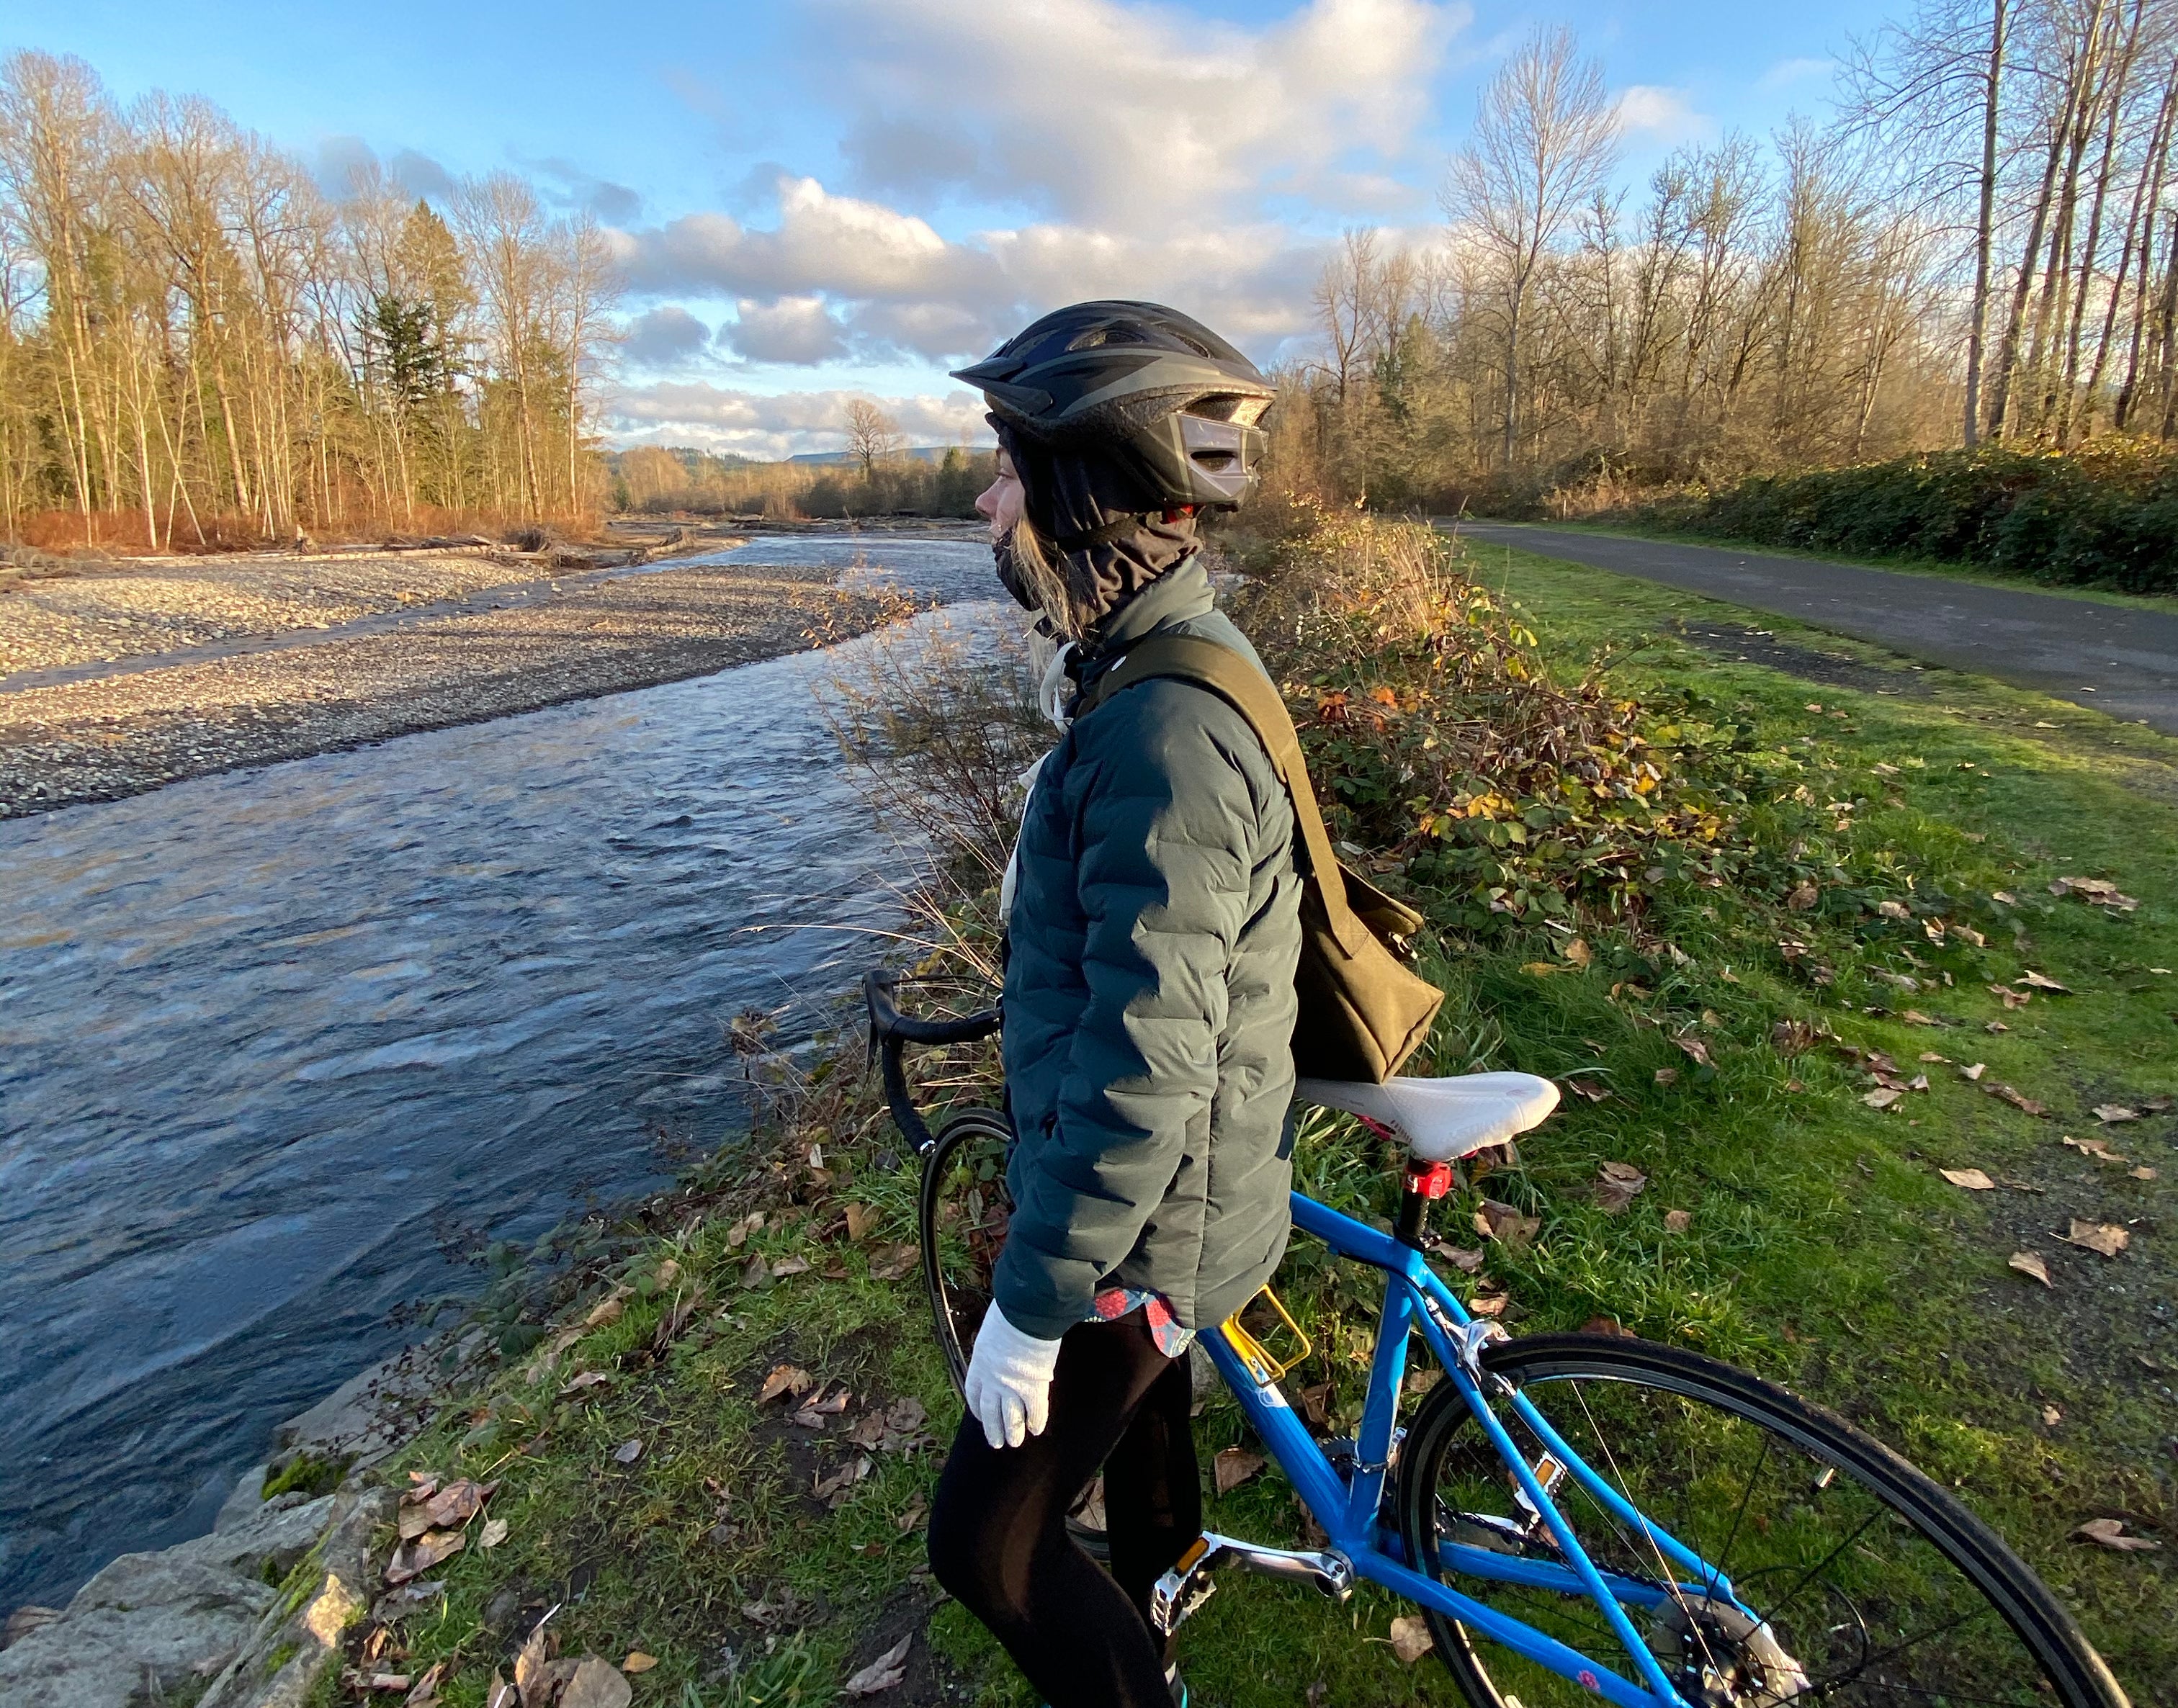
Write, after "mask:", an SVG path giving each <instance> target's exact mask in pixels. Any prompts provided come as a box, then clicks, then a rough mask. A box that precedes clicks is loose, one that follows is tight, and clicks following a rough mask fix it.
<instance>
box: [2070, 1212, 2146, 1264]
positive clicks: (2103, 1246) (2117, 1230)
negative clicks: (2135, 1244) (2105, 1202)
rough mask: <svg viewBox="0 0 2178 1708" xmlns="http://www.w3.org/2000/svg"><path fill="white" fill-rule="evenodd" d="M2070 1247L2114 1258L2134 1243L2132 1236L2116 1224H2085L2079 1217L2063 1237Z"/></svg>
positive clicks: (2075, 1218) (2073, 1219)
mask: <svg viewBox="0 0 2178 1708" xmlns="http://www.w3.org/2000/svg"><path fill="white" fill-rule="evenodd" d="M2061 1237H2062V1238H2063V1240H2064V1241H2065V1243H2066V1245H2068V1246H2077V1247H2080V1248H2081V1250H2082V1251H2088V1252H2099V1253H2100V1254H2101V1255H2102V1256H2104V1257H2105V1258H2114V1257H2115V1256H2116V1255H2117V1254H2118V1253H2119V1252H2121V1251H2123V1250H2124V1249H2125V1248H2126V1247H2127V1246H2128V1245H2130V1244H2131V1242H2132V1236H2131V1234H2129V1233H2127V1232H2126V1231H2125V1230H2124V1229H2123V1228H2121V1227H2120V1226H2119V1225H2117V1224H2116V1223H2115V1222H2083V1221H2082V1220H2080V1219H2079V1218H2078V1217H2077V1216H2074V1217H2073V1218H2072V1219H2071V1225H2070V1226H2068V1227H2067V1228H2066V1230H2065V1232H2064V1234H2063V1235H2062V1236H2061Z"/></svg>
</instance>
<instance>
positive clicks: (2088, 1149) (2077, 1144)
mask: <svg viewBox="0 0 2178 1708" xmlns="http://www.w3.org/2000/svg"><path fill="white" fill-rule="evenodd" d="M2065 1143H2066V1144H2068V1145H2070V1146H2071V1148H2072V1149H2074V1150H2077V1151H2078V1152H2079V1153H2080V1154H2082V1156H2091V1157H2093V1158H2094V1160H2096V1161H2097V1162H2108V1163H2115V1164H2116V1165H2118V1166H2119V1167H2121V1168H2122V1167H2123V1166H2124V1165H2126V1163H2128V1162H2130V1161H2131V1160H2132V1159H2131V1158H2130V1157H2126V1156H2120V1155H2119V1154H2117V1153H2116V1152H2115V1151H2114V1150H2112V1149H2110V1141H2109V1140H2108V1139H2106V1138H2073V1137H2072V1135H2071V1133H2069V1132H2068V1133H2066V1135H2065Z"/></svg>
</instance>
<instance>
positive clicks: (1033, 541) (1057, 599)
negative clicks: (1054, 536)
mask: <svg viewBox="0 0 2178 1708" xmlns="http://www.w3.org/2000/svg"><path fill="white" fill-rule="evenodd" d="M1005 549H1006V554H1007V556H1009V557H1010V558H1011V559H1013V565H1014V573H1015V575H1016V576H1019V577H1020V578H1021V586H1023V587H1026V588H1027V589H1028V592H1029V594H1030V596H1031V597H1032V598H1034V599H1035V601H1036V602H1037V604H1038V605H1039V606H1041V607H1042V610H1043V614H1044V616H1045V617H1046V618H1047V619H1048V620H1049V622H1050V624H1051V626H1052V627H1053V628H1054V629H1056V630H1058V631H1059V639H1060V640H1062V641H1078V640H1080V639H1081V636H1082V635H1083V634H1084V633H1085V632H1086V630H1087V629H1088V627H1089V625H1088V623H1087V622H1086V620H1085V614H1084V613H1083V611H1082V609H1081V601H1080V600H1078V599H1077V598H1075V596H1074V590H1073V588H1072V587H1070V586H1069V585H1068V584H1067V580H1066V570H1065V568H1064V559H1061V558H1060V557H1059V554H1057V553H1056V552H1055V551H1054V550H1053V548H1052V545H1051V543H1050V542H1049V541H1048V540H1047V539H1045V538H1044V537H1043V536H1042V534H1041V533H1040V532H1037V527H1036V524H1035V523H1033V522H1032V521H1030V520H1029V519H1028V517H1027V516H1026V514H1024V515H1023V516H1021V518H1020V519H1019V520H1018V521H1015V523H1014V525H1013V527H1011V528H1010V529H1009V530H1008V531H1007V533H1006V540H1005Z"/></svg>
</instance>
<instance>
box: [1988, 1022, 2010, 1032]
mask: <svg viewBox="0 0 2178 1708" xmlns="http://www.w3.org/2000/svg"><path fill="white" fill-rule="evenodd" d="M1982 1030H1983V1031H1984V1032H1989V1033H1997V1032H2009V1031H2010V1030H2011V1028H2010V1027H2009V1026H2007V1025H2006V1024H2005V1023H2004V1022H2003V1021H2001V1020H1992V1021H1990V1022H1989V1023H1988V1024H1987V1025H1986V1026H1984V1027H1983V1028H1982Z"/></svg>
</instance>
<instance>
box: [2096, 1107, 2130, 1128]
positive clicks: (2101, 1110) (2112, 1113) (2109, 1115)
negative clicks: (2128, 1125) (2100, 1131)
mask: <svg viewBox="0 0 2178 1708" xmlns="http://www.w3.org/2000/svg"><path fill="white" fill-rule="evenodd" d="M2095 1119H2096V1120H2097V1121H2100V1122H2102V1123H2103V1125H2104V1126H2105V1127H2115V1126H2116V1125H2117V1123H2118V1122H2120V1121H2137V1120H2139V1119H2140V1111H2139V1110H2137V1109H2127V1108H2126V1106H2125V1105H2123V1104H2121V1103H2098V1104H2097V1105H2095Z"/></svg>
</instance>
